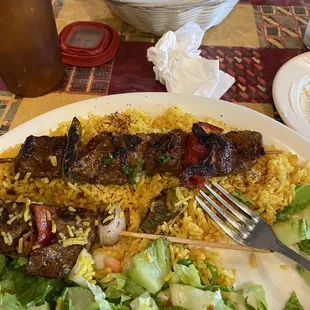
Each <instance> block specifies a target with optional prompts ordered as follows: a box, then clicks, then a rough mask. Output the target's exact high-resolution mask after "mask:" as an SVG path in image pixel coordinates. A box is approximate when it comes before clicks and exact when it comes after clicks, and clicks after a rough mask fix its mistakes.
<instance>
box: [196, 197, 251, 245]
mask: <svg viewBox="0 0 310 310" xmlns="http://www.w3.org/2000/svg"><path fill="white" fill-rule="evenodd" d="M195 199H196V200H197V201H198V203H199V205H200V206H201V207H202V208H203V209H204V210H205V211H206V213H207V214H208V215H209V216H210V217H211V219H212V220H213V221H214V222H215V223H216V224H217V225H219V226H220V227H221V228H222V229H223V230H224V231H225V232H226V234H227V235H228V236H230V237H231V238H232V239H233V240H235V241H236V242H238V243H240V244H242V245H246V244H245V243H244V240H243V239H242V238H241V237H240V236H239V235H238V234H236V233H235V232H234V231H232V230H231V229H230V228H229V227H228V226H227V225H226V224H225V223H224V222H223V221H222V220H221V219H220V218H219V217H218V216H217V215H216V214H214V213H213V212H212V211H211V210H210V209H209V208H208V206H207V205H206V204H205V203H204V202H203V201H202V200H201V199H200V198H199V197H198V196H195Z"/></svg>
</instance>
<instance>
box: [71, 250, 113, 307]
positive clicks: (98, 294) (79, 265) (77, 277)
mask: <svg viewBox="0 0 310 310" xmlns="http://www.w3.org/2000/svg"><path fill="white" fill-rule="evenodd" d="M90 261H92V258H91V255H90V254H89V253H88V252H87V250H86V249H83V250H82V251H81V253H80V255H79V256H78V258H77V260H76V263H75V265H74V266H73V268H72V270H71V271H70V273H69V280H71V281H72V282H74V283H76V284H77V285H79V286H81V287H84V288H88V289H89V290H90V291H91V292H92V293H93V294H94V297H95V301H96V302H97V303H98V305H99V309H100V310H111V309H112V308H111V305H110V303H109V302H108V301H107V300H106V295H105V293H104V292H103V290H102V289H101V287H100V286H98V285H95V284H93V283H91V282H89V281H88V280H86V278H85V277H84V275H83V272H82V271H83V269H84V268H85V266H84V265H85V263H86V262H90Z"/></svg>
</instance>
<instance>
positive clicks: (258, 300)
mask: <svg viewBox="0 0 310 310" xmlns="http://www.w3.org/2000/svg"><path fill="white" fill-rule="evenodd" d="M237 293H239V294H242V295H243V297H244V299H245V303H246V306H247V308H248V309H251V310H252V309H254V310H267V308H268V305H267V301H266V297H265V291H264V288H263V286H262V285H259V284H255V283H247V284H245V285H242V286H239V287H238V290H237Z"/></svg>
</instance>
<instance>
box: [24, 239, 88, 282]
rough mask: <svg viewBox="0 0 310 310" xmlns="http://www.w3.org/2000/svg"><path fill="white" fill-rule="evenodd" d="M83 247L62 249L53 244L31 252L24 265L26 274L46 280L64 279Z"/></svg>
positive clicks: (75, 246) (76, 246) (57, 244)
mask: <svg viewBox="0 0 310 310" xmlns="http://www.w3.org/2000/svg"><path fill="white" fill-rule="evenodd" d="M82 249H83V246H81V245H72V246H69V247H63V246H62V245H61V244H59V243H55V244H52V245H49V246H46V247H43V248H39V249H36V250H33V251H32V253H31V255H30V258H29V261H28V263H27V265H26V273H28V274H33V275H39V276H41V277H46V278H64V277H65V276H66V275H67V274H68V273H69V272H70V270H71V269H72V268H73V266H74V265H75V263H76V260H77V258H78V256H79V254H80V252H81V251H82Z"/></svg>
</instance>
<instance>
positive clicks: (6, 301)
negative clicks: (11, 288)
mask: <svg viewBox="0 0 310 310" xmlns="http://www.w3.org/2000/svg"><path fill="white" fill-rule="evenodd" d="M22 308H23V307H22V305H21V303H20V302H19V301H18V299H17V298H16V296H15V295H11V294H5V295H3V294H0V309H1V310H10V309H22Z"/></svg>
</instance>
